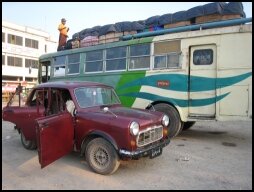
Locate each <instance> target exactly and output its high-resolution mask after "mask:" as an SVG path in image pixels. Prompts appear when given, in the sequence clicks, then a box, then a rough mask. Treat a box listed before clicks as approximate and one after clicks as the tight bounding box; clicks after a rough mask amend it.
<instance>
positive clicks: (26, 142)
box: [20, 131, 37, 150]
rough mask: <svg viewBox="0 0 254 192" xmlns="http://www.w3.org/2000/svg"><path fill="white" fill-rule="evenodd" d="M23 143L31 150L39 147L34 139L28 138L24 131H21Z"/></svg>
mask: <svg viewBox="0 0 254 192" xmlns="http://www.w3.org/2000/svg"><path fill="white" fill-rule="evenodd" d="M20 137H21V143H22V145H23V146H24V147H25V148H26V149H29V150H33V149H36V148H37V145H36V143H35V142H34V141H30V140H27V139H26V138H25V136H24V134H23V132H22V131H20Z"/></svg>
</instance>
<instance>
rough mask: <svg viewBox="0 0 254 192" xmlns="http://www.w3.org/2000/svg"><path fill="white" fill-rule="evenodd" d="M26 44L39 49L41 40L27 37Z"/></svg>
mask: <svg viewBox="0 0 254 192" xmlns="http://www.w3.org/2000/svg"><path fill="white" fill-rule="evenodd" d="M25 46H26V47H31V48H34V49H39V42H38V41H36V40H33V39H28V38H26V39H25Z"/></svg>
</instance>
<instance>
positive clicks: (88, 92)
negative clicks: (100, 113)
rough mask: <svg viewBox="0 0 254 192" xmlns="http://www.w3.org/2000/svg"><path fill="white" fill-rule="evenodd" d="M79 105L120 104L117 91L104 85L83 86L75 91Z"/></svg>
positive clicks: (82, 106) (85, 106) (83, 106)
mask: <svg viewBox="0 0 254 192" xmlns="http://www.w3.org/2000/svg"><path fill="white" fill-rule="evenodd" d="M74 93H75V97H76V99H77V102H78V105H79V106H80V107H81V108H87V107H93V106H100V105H114V104H120V100H119V98H118V96H117V95H116V93H115V91H114V90H113V89H110V88H102V87H82V88H77V89H75V91H74Z"/></svg>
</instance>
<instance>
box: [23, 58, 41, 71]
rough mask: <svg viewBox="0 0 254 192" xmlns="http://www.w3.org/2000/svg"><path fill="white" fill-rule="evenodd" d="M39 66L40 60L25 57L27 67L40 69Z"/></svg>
mask: <svg viewBox="0 0 254 192" xmlns="http://www.w3.org/2000/svg"><path fill="white" fill-rule="evenodd" d="M38 66H39V62H38V60H34V59H25V67H26V68H29V67H31V68H35V69H38Z"/></svg>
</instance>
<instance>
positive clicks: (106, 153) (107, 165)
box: [85, 138, 120, 175]
mask: <svg viewBox="0 0 254 192" xmlns="http://www.w3.org/2000/svg"><path fill="white" fill-rule="evenodd" d="M85 157H86V161H87V163H88V165H89V166H90V167H91V168H92V169H93V170H94V171H95V172H97V173H99V174H102V175H107V174H112V173H114V172H115V171H116V170H117V168H118V167H119V165H120V162H119V157H118V154H117V152H116V150H115V148H114V147H113V146H112V145H111V144H110V143H109V142H108V141H106V140H105V139H103V138H95V139H93V140H91V141H90V142H89V143H88V145H87V147H86V150H85Z"/></svg>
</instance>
